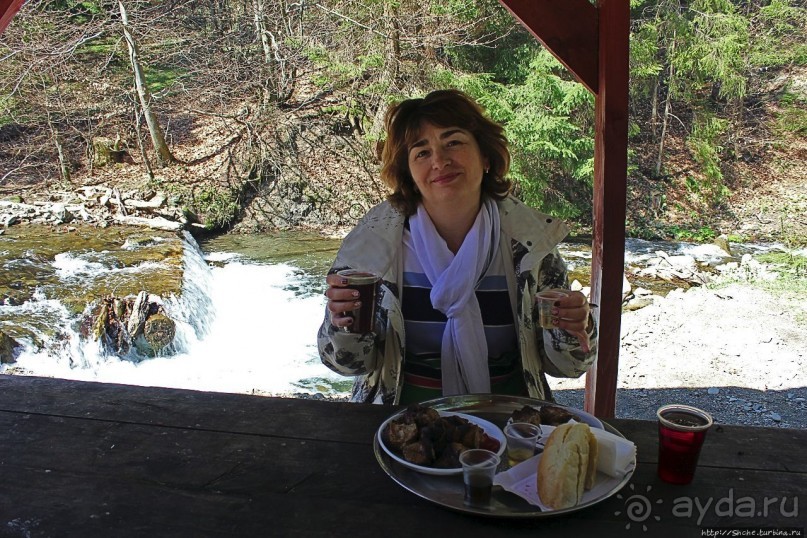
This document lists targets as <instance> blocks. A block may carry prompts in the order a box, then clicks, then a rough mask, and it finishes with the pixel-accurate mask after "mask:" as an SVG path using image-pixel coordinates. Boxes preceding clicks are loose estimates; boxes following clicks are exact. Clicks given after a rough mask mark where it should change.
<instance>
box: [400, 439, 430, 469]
mask: <svg viewBox="0 0 807 538" xmlns="http://www.w3.org/2000/svg"><path fill="white" fill-rule="evenodd" d="M403 457H404V459H405V460H406V461H408V462H410V463H414V464H415V465H424V466H430V465H431V464H432V463H434V448H433V447H432V444H431V442H430V441H429V440H428V439H421V440H420V441H416V442H414V443H409V444H408V445H406V446H405V447H403Z"/></svg>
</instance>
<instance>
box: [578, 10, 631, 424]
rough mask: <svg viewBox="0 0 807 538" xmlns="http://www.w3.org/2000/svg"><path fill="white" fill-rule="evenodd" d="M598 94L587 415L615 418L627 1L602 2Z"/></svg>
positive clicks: (624, 160)
mask: <svg viewBox="0 0 807 538" xmlns="http://www.w3.org/2000/svg"><path fill="white" fill-rule="evenodd" d="M598 11H599V15H600V16H599V91H598V92H597V95H596V98H595V103H596V104H595V114H596V125H595V135H594V136H595V139H594V204H593V205H594V233H593V237H594V239H593V243H592V245H591V252H592V255H591V301H592V302H593V303H595V304H599V305H600V307H599V308H598V309H596V310H595V311H596V312H597V314H598V316H599V317H598V320H599V322H600V324H599V326H600V348H599V354H598V356H597V363H596V365H595V366H594V367H593V368H592V369H591V370H589V372H588V374H586V397H585V409H586V411H588V412H590V413H594V414H595V415H597V416H600V417H613V416H614V411H615V409H616V384H617V374H618V366H619V343H620V338H619V331H620V326H621V321H622V275H623V273H624V270H625V198H626V192H627V171H628V54H629V48H628V47H629V45H628V36H629V33H630V8H629V5H628V0H599V3H598Z"/></svg>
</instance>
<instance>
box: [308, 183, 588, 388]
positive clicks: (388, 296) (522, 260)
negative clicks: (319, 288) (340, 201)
mask: <svg viewBox="0 0 807 538" xmlns="http://www.w3.org/2000/svg"><path fill="white" fill-rule="evenodd" d="M498 206H499V214H500V219H501V243H500V248H501V251H502V252H510V253H511V254H512V257H508V258H507V259H508V260H511V261H512V264H507V263H505V266H506V278H507V284H508V289H509V291H510V304H511V305H512V308H513V319H514V320H517V321H516V327H517V330H518V342H519V349H520V352H521V362H522V369H523V373H524V380H525V382H526V385H527V388H528V390H529V394H530V396H531V397H533V398H537V399H541V400H551V399H552V393H551V391H550V389H549V385H548V384H547V381H546V375H547V374H548V375H550V376H554V377H580V376H581V375H582V374H583V373H584V372H585V371H586V370H587V369H588V368H589V367H590V366H591V364H592V363H593V362H594V359H595V357H596V353H597V341H598V339H597V328H596V326H595V325H594V322H593V319H592V320H590V323H589V326H590V327H592V330H591V334H590V348H591V351H590V352H589V353H584V352H583V351H582V350H581V349H580V344H579V342H578V341H577V338H576V337H574V336H572V335H570V334H568V333H566V332H565V331H563V330H560V329H552V330H544V329H541V328H540V327H538V325H537V323H536V318H535V313H534V304H533V303H534V302H533V297H534V296H535V293H537V292H538V291H540V290H542V289H548V288H568V281H567V274H566V264H565V263H564V261H563V259H562V258H561V257H560V255H559V254H558V251H557V245H558V243H560V241H562V240H563V238H564V237H566V234H567V233H568V228H567V227H566V225H565V224H564V223H563V222H561V221H560V220H557V219H555V218H553V217H550V216H549V215H544V214H542V213H538V212H537V211H535V210H533V209H531V208H529V207H527V206H526V205H524V204H523V203H522V202H520V201H519V200H517V199H516V198H514V197H508V198H507V199H505V200H503V201H500V202H498ZM404 222H405V217H404V216H403V214H401V213H400V212H398V211H397V210H396V209H394V208H393V207H392V206H391V205H390V204H389V203H388V202H383V203H381V204H379V205H377V206H376V207H374V208H373V209H371V210H370V211H369V212H368V213H367V215H365V216H364V218H362V220H361V221H360V222H359V223H358V225H357V226H356V227H355V228H354V229H353V230H352V231H351V232H350V233H349V234H348V235H347V237H345V239H344V241H343V242H342V246H341V248H340V249H339V252H338V253H337V255H336V260H335V261H334V263H333V266H332V267H331V270H330V272H335V271H338V270H341V269H345V268H354V269H361V270H364V271H373V272H375V273H377V274H380V275H382V284H381V286H380V290H379V297H378V299H377V302H378V305H377V306H378V307H377V308H376V319H375V332H373V333H369V334H366V335H356V334H352V333H344V332H340V331H337V330H335V329H334V327H333V326H332V325H331V321H330V316H329V314H328V310H327V309H326V311H325V320H324V321H323V323H322V326H321V327H320V329H319V332H318V335H317V343H318V346H319V353H320V357H321V359H322V362H323V363H324V364H325V365H326V366H328V367H329V368H331V369H332V370H334V371H335V372H338V373H340V374H342V375H346V376H357V378H356V381H355V383H354V386H353V395H352V397H351V400H352V401H356V402H373V403H384V404H397V403H398V395H399V394H400V392H401V387H402V386H403V375H401V370H402V369H401V366H402V363H403V357H404V356H405V353H404V349H405V346H406V334H405V331H404V320H403V315H402V313H401V299H400V290H401V287H402V282H403V260H402V257H401V246H402V240H403V230H404Z"/></svg>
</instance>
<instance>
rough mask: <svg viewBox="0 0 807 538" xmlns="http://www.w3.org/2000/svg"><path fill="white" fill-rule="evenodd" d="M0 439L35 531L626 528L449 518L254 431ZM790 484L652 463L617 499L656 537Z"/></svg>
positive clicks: (779, 520) (605, 519) (365, 474)
mask: <svg viewBox="0 0 807 538" xmlns="http://www.w3.org/2000/svg"><path fill="white" fill-rule="evenodd" d="M323 405H327V404H323ZM6 419H10V423H8V422H7V421H6ZM625 425H626V426H630V425H628V424H625ZM642 425H643V426H644V429H645V430H647V429H648V424H647V423H646V422H640V423H638V424H636V426H637V427H640V426H642ZM624 429H626V430H629V429H630V428H629V427H627V428H624ZM738 430H739V429H738ZM0 431H1V432H5V433H3V435H2V436H0V444H2V446H4V447H5V448H6V450H4V452H3V454H2V456H0V469H2V476H3V478H4V480H3V481H2V482H0V523H7V522H20V523H24V522H28V523H27V525H28V527H29V529H30V530H31V531H35V532H32V535H45V536H48V535H52V536H62V535H66V534H67V535H96V534H103V533H114V535H116V536H118V535H120V536H136V535H154V534H156V535H160V536H182V535H183V534H184V535H193V536H208V535H210V536H215V535H227V534H240V535H253V534H255V533H259V534H262V535H275V536H276V535H284V536H286V535H294V536H296V535H303V534H305V535H313V536H320V535H322V536H328V535H329V533H333V532H336V530H337V529H338V534H337V535H344V536H354V537H363V536H372V535H375V534H374V533H377V527H376V525H373V524H369V523H370V522H368V519H367V518H368V516H369V515H370V514H383V518H384V520H385V521H387V522H389V524H390V528H389V529H385V535H387V536H412V535H413V534H415V535H417V534H418V533H426V534H425V535H428V536H433V535H436V534H435V533H447V535H449V536H455V535H463V536H465V535H467V536H471V537H476V536H480V537H482V536H484V537H487V536H489V535H490V533H491V532H495V533H499V532H504V531H506V532H507V533H508V535H513V536H528V535H534V534H531V533H535V532H537V531H540V533H541V536H549V537H554V536H568V535H570V533H572V534H574V535H580V533H583V532H589V533H595V532H596V533H597V536H621V535H622V532H623V531H624V526H625V524H626V523H627V522H628V520H627V519H626V518H625V515H624V510H625V504H626V502H627V501H626V500H625V499H626V498H627V497H628V495H623V496H622V498H620V497H617V496H614V497H612V498H610V499H608V500H606V501H604V502H603V503H601V504H598V505H597V506H595V507H592V508H590V509H587V510H585V511H582V512H580V513H578V514H575V515H574V516H570V517H567V518H553V519H552V520H534V521H520V522H519V521H516V522H513V521H500V520H487V519H484V518H483V519H479V518H472V517H467V516H460V515H458V514H454V513H452V512H449V511H447V510H444V509H442V508H439V507H437V506H435V505H433V504H431V503H428V502H427V501H424V500H422V499H420V498H418V497H416V496H414V495H412V494H410V493H408V492H406V491H405V490H403V489H402V488H400V487H398V486H397V485H396V484H394V483H393V482H392V480H390V479H389V478H387V477H386V476H385V475H384V474H383V472H381V470H380V468H379V467H378V465H377V464H376V462H375V460H374V456H373V454H372V452H371V450H370V449H369V446H366V447H358V448H357V447H355V446H354V445H351V444H348V443H334V442H326V441H309V442H306V443H305V444H298V445H294V446H287V447H282V444H281V443H282V442H284V441H283V440H282V439H275V440H272V439H267V438H265V436H261V435H243V434H234V435H226V434H223V433H221V432H209V431H189V430H181V429H178V428H165V427H160V426H147V425H139V424H119V425H115V426H112V427H111V426H110V425H109V424H107V423H104V422H103V421H98V420H94V419H77V418H69V419H60V418H59V417H45V416H38V415H29V416H28V417H27V418H26V417H24V416H23V415H21V414H18V413H2V414H0ZM43 432H44V433H43ZM763 433H764V432H763ZM770 433H773V432H770ZM639 437H643V438H645V437H648V436H647V435H644V436H639ZM803 437H804V436H803V435H802V436H801V440H802V441H803ZM273 441H277V442H274V443H273ZM110 443H112V444H110ZM113 446H114V448H113ZM357 471H358V472H357ZM791 475H792V473H774V472H760V471H749V472H747V473H743V478H744V480H742V481H740V480H738V475H737V472H736V470H735V469H732V468H712V467H704V468H703V469H701V470H700V472H699V473H698V474H697V475H696V479H695V481H694V482H693V484H691V485H689V486H670V485H666V484H662V483H660V482H659V481H658V480H657V478H656V476H655V466H654V465H652V464H644V463H642V464H640V465H639V468H638V469H637V472H636V474H635V476H634V478H633V480H632V485H633V488H630V487H629V488H628V489H626V490H625V493H626V494H628V492H630V493H629V494H641V495H644V496H646V497H647V498H648V499H652V500H654V501H655V500H661V501H662V503H661V504H660V505H655V504H654V506H655V509H656V510H657V513H658V514H663V517H664V518H665V519H664V525H663V527H661V526H657V527H655V528H653V527H652V524H653V522H652V521H651V522H648V524H649V525H651V528H653V532H654V535H658V536H687V535H689V533H691V532H693V531H697V526H698V524H697V521H696V518H698V517H699V516H700V514H699V513H698V512H695V513H694V515H693V516H691V517H689V518H686V517H678V516H673V515H672V514H671V510H672V506H673V504H674V501H675V500H676V499H681V498H683V497H688V498H690V499H694V498H695V497H698V499H699V501H700V502H702V503H705V502H707V500H708V499H710V498H711V499H712V502H713V503H714V502H716V501H717V500H720V499H726V498H729V497H732V498H734V499H739V498H742V497H752V498H754V499H755V500H756V501H757V502H759V503H761V502H763V498H764V497H768V498H772V497H774V496H778V497H779V498H781V497H782V496H787V497H788V498H791V499H792V498H795V497H796V496H804V495H805V494H807V479H805V475H804V474H803V473H802V474H801V475H800V479H796V478H793V477H792V476H791ZM648 486H649V487H650V489H649V490H648ZM43 492H46V494H43ZM679 504H680V501H679ZM724 504H725V503H724ZM702 505H703V504H702ZM787 508H788V509H792V505H790V504H788V505H787ZM727 521H728V522H732V523H734V524H737V523H748V522H747V521H743V520H742V518H737V517H736V514H735V515H734V516H731V517H728V518H727V517H722V516H720V515H719V513H717V512H716V511H715V510H714V509H711V510H709V511H707V512H706V513H705V514H704V516H703V519H701V521H700V523H701V524H704V525H718V524H721V525H722V524H726V522H727ZM765 523H766V525H779V526H785V525H788V526H792V525H793V523H794V521H793V519H792V518H791V517H785V515H784V514H782V513H779V512H778V511H772V513H771V514H770V515H769V517H767V518H766V519H765ZM278 533H280V534H278ZM330 535H331V536H333V535H334V534H330Z"/></svg>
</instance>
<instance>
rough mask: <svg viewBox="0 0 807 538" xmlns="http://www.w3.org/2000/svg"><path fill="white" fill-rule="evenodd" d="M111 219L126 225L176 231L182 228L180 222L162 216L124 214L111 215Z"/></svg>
mask: <svg viewBox="0 0 807 538" xmlns="http://www.w3.org/2000/svg"><path fill="white" fill-rule="evenodd" d="M112 219H113V220H114V221H115V222H117V223H118V224H126V225H128V226H144V227H147V228H154V229H155V230H166V231H169V232H176V231H179V230H181V229H182V224H181V223H179V222H173V221H170V220H168V219H164V218H162V217H154V218H150V219H149V218H145V217H131V216H125V215H113V216H112Z"/></svg>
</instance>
